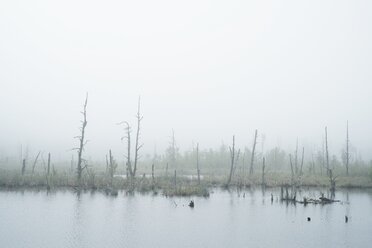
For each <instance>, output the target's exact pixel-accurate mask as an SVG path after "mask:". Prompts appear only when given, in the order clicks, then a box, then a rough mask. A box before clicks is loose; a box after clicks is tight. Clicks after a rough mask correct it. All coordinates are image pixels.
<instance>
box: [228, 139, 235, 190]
mask: <svg viewBox="0 0 372 248" xmlns="http://www.w3.org/2000/svg"><path fill="white" fill-rule="evenodd" d="M229 148H230V159H231V166H230V174H229V179H228V181H227V185H230V183H231V178H232V174H233V170H234V161H235V135H233V143H232V147H229Z"/></svg>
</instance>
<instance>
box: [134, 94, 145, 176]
mask: <svg viewBox="0 0 372 248" xmlns="http://www.w3.org/2000/svg"><path fill="white" fill-rule="evenodd" d="M140 108H141V97H139V98H138V107H137V115H136V118H137V132H136V144H135V150H134V167H133V177H135V176H136V171H137V164H138V160H139V159H140V156H139V150H140V149H141V148H142V146H143V144H139V137H140V129H141V121H142V119H143V116H141V114H140Z"/></svg>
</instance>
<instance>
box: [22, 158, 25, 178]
mask: <svg viewBox="0 0 372 248" xmlns="http://www.w3.org/2000/svg"><path fill="white" fill-rule="evenodd" d="M25 172H26V159H25V158H24V159H23V160H22V176H23V175H24V174H25Z"/></svg>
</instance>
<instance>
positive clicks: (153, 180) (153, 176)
mask: <svg viewBox="0 0 372 248" xmlns="http://www.w3.org/2000/svg"><path fill="white" fill-rule="evenodd" d="M154 167H155V165H154V163H152V165H151V178H152V188H154V186H155V168H154Z"/></svg>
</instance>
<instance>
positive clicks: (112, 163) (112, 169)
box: [106, 149, 118, 187]
mask: <svg viewBox="0 0 372 248" xmlns="http://www.w3.org/2000/svg"><path fill="white" fill-rule="evenodd" d="M106 158H107V157H106ZM108 162H109V163H108V172H109V176H110V186H111V187H112V183H113V179H114V174H115V171H116V168H117V167H118V165H117V163H116V161H115V159H114V156H112V153H111V149H110V150H109V161H108Z"/></svg>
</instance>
